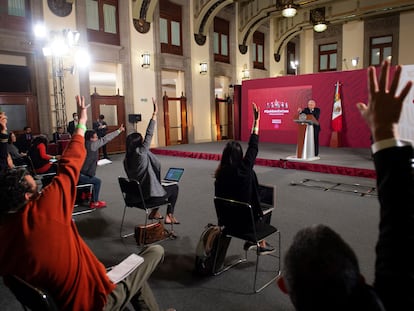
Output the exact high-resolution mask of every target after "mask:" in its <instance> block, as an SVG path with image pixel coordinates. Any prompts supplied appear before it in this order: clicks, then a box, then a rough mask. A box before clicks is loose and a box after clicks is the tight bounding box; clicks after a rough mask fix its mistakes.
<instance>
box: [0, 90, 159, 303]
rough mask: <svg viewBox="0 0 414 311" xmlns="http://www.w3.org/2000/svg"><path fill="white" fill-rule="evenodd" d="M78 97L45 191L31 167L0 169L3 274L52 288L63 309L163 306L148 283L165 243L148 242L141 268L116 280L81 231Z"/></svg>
mask: <svg viewBox="0 0 414 311" xmlns="http://www.w3.org/2000/svg"><path fill="white" fill-rule="evenodd" d="M76 98H77V103H78V105H79V108H80V117H79V124H78V125H77V129H76V131H75V133H74V135H73V137H72V139H71V141H70V143H69V144H68V146H67V148H66V150H65V152H64V154H63V155H62V158H61V160H60V162H59V165H58V174H57V176H56V177H55V178H54V179H53V181H52V182H51V183H50V184H49V186H48V187H47V188H46V189H44V190H43V191H42V192H38V189H37V184H36V182H35V181H34V179H33V177H32V176H30V175H29V174H28V172H27V171H26V170H25V169H17V170H7V171H6V172H4V173H1V174H0V201H1V202H2V204H1V205H0V220H1V222H0V240H1V243H2V245H1V248H0V276H3V277H4V276H6V279H7V276H13V275H15V276H18V277H19V278H21V279H23V280H24V281H26V282H28V283H30V284H31V285H32V286H35V287H39V288H41V289H43V290H45V291H46V292H48V293H49V294H50V295H51V296H52V297H53V300H54V301H55V303H56V305H57V307H58V308H59V310H68V311H69V310H104V311H108V310H113V311H118V310H123V309H124V308H125V307H126V304H127V303H129V302H130V303H131V304H132V305H133V306H134V309H135V310H152V311H158V310H159V307H158V304H157V302H156V301H155V298H154V295H153V293H152V292H151V289H150V287H149V285H148V283H147V280H148V278H149V277H150V275H151V274H152V272H153V271H154V270H155V269H156V268H157V266H158V264H159V263H160V262H162V260H163V258H164V249H163V248H162V247H161V246H160V245H152V246H150V247H148V248H146V249H145V250H144V251H143V252H142V253H141V254H140V255H141V256H142V257H143V258H144V261H143V263H141V264H140V265H139V266H138V267H137V268H135V270H133V271H132V273H131V274H129V275H128V276H127V277H126V278H124V279H123V280H121V281H120V282H119V283H116V284H115V283H113V282H112V281H111V280H110V279H109V277H108V275H107V272H106V268H105V266H104V265H103V264H102V263H101V262H100V261H99V260H98V259H97V258H96V256H95V255H94V254H93V252H92V251H91V249H90V248H89V247H88V245H87V244H86V243H85V242H84V241H83V239H82V237H81V236H80V235H79V233H78V230H77V228H76V225H75V223H74V222H73V220H72V212H73V207H74V202H75V196H76V183H77V181H78V178H79V174H80V170H81V167H82V164H83V162H84V160H85V157H86V148H85V143H84V134H85V130H86V125H85V124H86V121H87V111H86V107H85V99H84V97H82V98H80V97H79V96H77V97H76Z"/></svg>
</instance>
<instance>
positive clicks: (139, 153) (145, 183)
mask: <svg viewBox="0 0 414 311" xmlns="http://www.w3.org/2000/svg"><path fill="white" fill-rule="evenodd" d="M152 103H153V106H154V112H153V114H152V117H151V119H150V122H149V124H148V127H147V131H146V133H145V137H142V135H141V134H140V133H131V134H129V135H128V137H127V140H126V148H127V151H126V154H125V159H124V169H125V172H126V174H127V176H128V178H130V179H135V180H137V181H139V182H140V184H141V187H142V192H143V195H144V198H145V199H146V200H147V199H154V198H166V199H168V202H169V204H168V207H167V215H166V216H165V220H164V222H165V223H166V224H171V223H172V224H179V221H178V220H177V219H176V218H175V217H174V208H175V203H176V202H177V198H178V185H177V184H174V185H168V186H162V185H161V162H160V161H159V160H158V158H157V157H156V156H155V155H154V154H153V153H152V152H151V151H150V146H151V140H152V136H153V134H154V129H155V124H156V120H157V112H158V105H157V102H156V101H155V100H154V98H153V99H152ZM162 218H163V216H161V214H160V213H159V212H158V209H154V210H153V211H152V212H151V214H150V215H149V219H162Z"/></svg>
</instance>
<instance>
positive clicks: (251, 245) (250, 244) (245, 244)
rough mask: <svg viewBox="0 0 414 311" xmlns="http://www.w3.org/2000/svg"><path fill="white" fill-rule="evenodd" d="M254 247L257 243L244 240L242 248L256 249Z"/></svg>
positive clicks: (246, 249)
mask: <svg viewBox="0 0 414 311" xmlns="http://www.w3.org/2000/svg"><path fill="white" fill-rule="evenodd" d="M256 247H257V245H256V244H255V243H253V242H249V241H246V242H245V243H244V246H243V249H244V250H245V251H246V252H247V251H251V250H254V249H256Z"/></svg>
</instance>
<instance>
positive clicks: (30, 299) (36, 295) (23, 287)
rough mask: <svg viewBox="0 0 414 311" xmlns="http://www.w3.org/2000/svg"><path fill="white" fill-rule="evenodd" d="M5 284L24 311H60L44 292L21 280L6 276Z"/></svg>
mask: <svg viewBox="0 0 414 311" xmlns="http://www.w3.org/2000/svg"><path fill="white" fill-rule="evenodd" d="M4 283H5V284H6V286H7V287H8V288H9V289H10V290H11V292H12V293H13V295H14V296H15V297H16V299H17V300H18V301H19V302H20V303H21V305H22V306H23V309H24V310H32V311H58V310H59V309H58V307H57V306H56V304H55V302H54V300H53V298H52V297H51V296H50V295H49V294H48V293H47V292H46V291H44V290H42V289H40V288H37V287H35V286H33V285H31V284H29V283H27V282H26V281H24V280H22V279H21V278H19V277H17V276H15V275H13V276H5V277H4Z"/></svg>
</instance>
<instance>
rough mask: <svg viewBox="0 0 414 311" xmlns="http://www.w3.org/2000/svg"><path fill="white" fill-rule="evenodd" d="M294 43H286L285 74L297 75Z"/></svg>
mask: <svg viewBox="0 0 414 311" xmlns="http://www.w3.org/2000/svg"><path fill="white" fill-rule="evenodd" d="M297 61H298V60H297V59H296V43H295V42H292V41H290V42H288V43H287V45H286V73H287V74H288V75H295V74H296V73H297V66H298V65H297V64H296V62H297Z"/></svg>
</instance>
